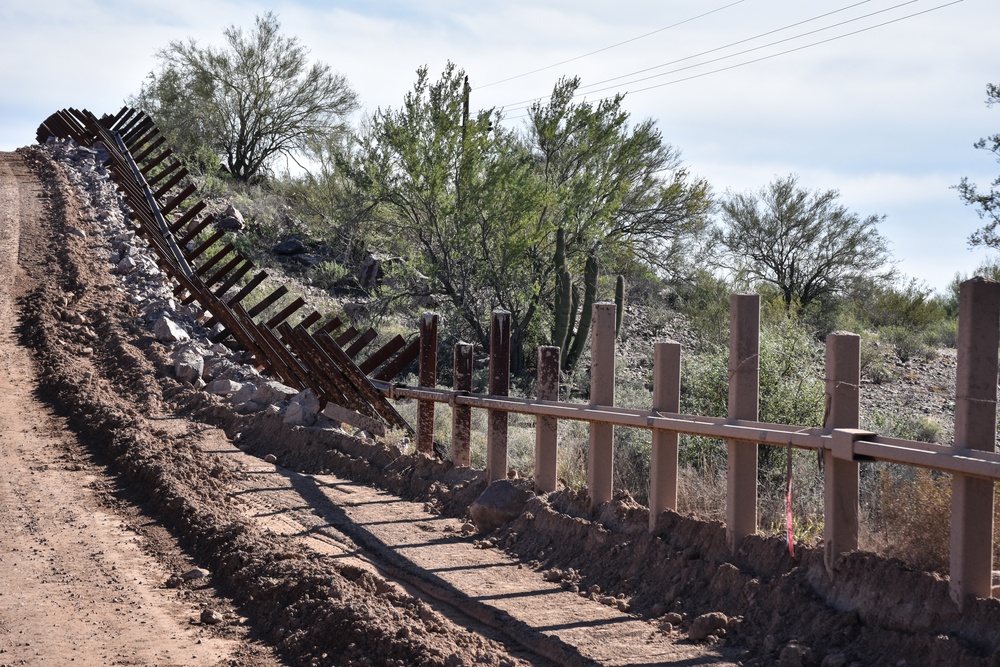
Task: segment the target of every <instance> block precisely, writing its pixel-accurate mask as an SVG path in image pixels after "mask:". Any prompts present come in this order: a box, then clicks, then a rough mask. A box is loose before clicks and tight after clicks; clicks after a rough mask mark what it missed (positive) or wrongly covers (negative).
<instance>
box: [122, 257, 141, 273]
mask: <svg viewBox="0 0 1000 667" xmlns="http://www.w3.org/2000/svg"><path fill="white" fill-rule="evenodd" d="M137 266H139V263H138V262H137V261H136V260H135V258H134V257H133V256H132V255H125V258H124V259H122V261H120V262H118V266H117V271H118V273H121V274H126V273H132V272H133V271H135V268H136V267H137Z"/></svg>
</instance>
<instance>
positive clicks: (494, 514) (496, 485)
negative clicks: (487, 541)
mask: <svg viewBox="0 0 1000 667" xmlns="http://www.w3.org/2000/svg"><path fill="white" fill-rule="evenodd" d="M531 495H532V494H531V492H530V491H528V490H527V489H524V488H521V486H519V485H518V484H516V483H515V482H513V481H512V480H507V479H501V480H498V481H496V482H493V483H492V484H490V485H489V486H488V487H486V490H485V491H483V493H482V495H480V496H479V497H478V498H476V500H475V502H473V503H472V505H470V506H469V515H470V516H472V521H473V522H474V523H475V524H476V528H477V529H478V530H479V532H480V533H492V532H493V531H494V530H496V529H497V528H499V527H500V526H502V525H504V524H505V523H509V522H511V521H513V520H514V519H515V518H517V517H518V516H519V515H520V514H521V512H523V511H524V507H525V505H527V503H528V499H529V498H531Z"/></svg>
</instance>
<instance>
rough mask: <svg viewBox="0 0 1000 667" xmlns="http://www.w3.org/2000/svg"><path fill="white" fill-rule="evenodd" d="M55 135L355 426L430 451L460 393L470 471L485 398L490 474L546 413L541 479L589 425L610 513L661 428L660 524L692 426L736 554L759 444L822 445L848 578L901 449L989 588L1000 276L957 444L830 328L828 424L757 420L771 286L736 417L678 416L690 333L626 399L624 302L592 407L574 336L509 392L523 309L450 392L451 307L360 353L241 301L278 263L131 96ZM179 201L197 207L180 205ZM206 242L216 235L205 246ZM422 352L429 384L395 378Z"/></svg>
mask: <svg viewBox="0 0 1000 667" xmlns="http://www.w3.org/2000/svg"><path fill="white" fill-rule="evenodd" d="M50 136H53V137H62V138H72V139H73V140H75V141H77V142H78V143H80V144H83V145H87V146H93V145H94V144H95V143H97V142H101V143H102V144H103V146H104V148H105V149H106V150H107V152H108V154H109V156H110V157H109V159H108V161H107V163H106V164H107V166H108V167H109V169H110V171H111V174H112V177H113V179H114V181H115V183H116V184H117V186H118V187H119V189H120V190H121V191H122V193H123V194H124V197H125V199H126V202H127V204H128V206H129V208H130V209H131V212H132V217H133V220H134V221H135V223H136V224H137V225H138V227H139V230H140V232H141V233H142V234H143V236H144V237H145V238H146V239H147V240H148V241H149V242H150V245H151V246H152V247H153V249H154V250H155V252H156V253H157V255H158V259H159V263H160V266H161V268H163V269H164V270H165V271H166V272H167V273H168V274H169V275H170V277H171V278H173V279H174V281H175V282H176V292H177V293H178V295H179V296H181V297H182V299H183V300H184V302H185V303H190V302H193V301H197V302H198V303H199V304H200V305H201V306H202V307H203V308H204V309H205V310H206V311H207V312H208V314H209V315H210V316H209V317H207V319H206V320H205V322H204V324H205V325H207V326H209V327H211V326H213V325H216V324H219V325H221V329H220V331H219V333H218V334H217V335H216V339H217V340H222V339H225V338H232V339H234V340H235V342H236V344H237V345H239V346H241V347H242V348H243V349H245V350H247V351H249V352H250V353H251V355H252V356H253V359H254V360H255V363H257V364H258V367H259V368H260V369H261V370H263V371H265V372H268V373H270V374H272V375H273V376H275V377H277V378H279V379H281V380H282V381H283V382H285V383H287V384H289V385H290V386H292V387H295V388H299V389H303V388H306V387H311V388H313V389H314V390H315V391H316V393H317V394H318V395H319V396H320V398H321V399H322V400H324V401H326V402H327V403H328V404H330V405H333V406H336V408H335V409H336V413H337V415H338V418H340V419H341V421H345V422H347V423H351V424H353V425H355V426H359V427H362V428H368V429H370V430H373V431H374V432H377V433H381V432H384V430H385V429H386V428H398V429H402V430H404V431H406V432H408V433H412V434H414V435H415V438H416V445H417V450H418V451H420V452H423V453H426V454H428V455H430V454H432V453H433V444H434V443H433V432H434V405H435V403H447V404H448V405H449V406H450V407H451V416H452V419H451V428H452V457H453V462H454V463H455V464H456V465H466V466H467V465H469V462H470V461H469V459H470V455H469V449H470V439H471V409H472V408H480V409H485V410H486V411H487V413H488V418H487V424H488V426H487V428H488V431H487V444H486V448H487V452H486V461H487V463H486V476H487V478H488V480H489V481H491V482H492V481H495V480H498V479H504V478H506V475H507V427H508V415H509V413H520V414H526V415H534V416H535V417H536V435H535V480H534V483H535V487H536V489H537V490H538V491H539V492H548V491H553V490H555V488H556V451H557V448H558V446H559V444H558V437H557V428H556V426H557V423H558V420H560V419H569V420H576V421H583V422H587V423H588V424H589V427H590V447H589V450H588V462H587V488H588V492H589V498H590V502H591V505H592V506H593V507H595V508H596V507H597V506H599V505H601V504H602V503H605V502H607V501H609V500H611V498H612V492H613V475H612V465H613V459H614V451H613V447H614V445H613V430H614V427H616V426H618V427H629V428H639V429H647V430H650V431H652V454H651V456H652V460H651V466H650V480H649V485H650V493H649V499H650V500H649V504H650V527H651V529H652V526H653V525H654V524H655V521H656V517H657V516H658V515H659V514H660V512H662V511H664V510H667V509H674V510H676V508H677V480H678V434H682V433H683V434H690V435H697V436H705V437H710V438H719V439H723V440H725V441H726V443H727V497H726V526H727V536H728V542H729V546H730V548H731V549H733V550H736V549H738V548H739V544H740V542H741V540H742V539H743V538H744V537H746V536H747V535H750V534H753V533H754V532H755V531H756V529H757V451H758V447H760V446H768V447H795V448H800V449H808V450H813V451H816V452H818V453H819V454H820V455H821V456H822V459H823V462H824V468H823V470H824V535H823V537H824V545H825V546H824V549H825V562H826V566H827V570H828V572H830V574H831V575H832V576H835V564H836V561H837V558H838V556H839V555H840V554H842V553H844V552H848V551H852V550H855V549H857V547H858V513H859V470H860V468H859V466H860V465H861V464H863V463H865V462H872V461H885V462H891V463H898V464H904V465H908V466H916V467H921V468H927V469H932V470H938V471H942V472H948V473H951V474H952V507H951V550H950V588H951V595H952V598H953V599H954V600H955V601H956V602H958V603H959V604H962V602H963V601H964V600H965V598H966V596H968V595H974V596H977V597H983V598H988V597H991V594H992V573H993V571H992V566H993V563H992V548H993V503H994V499H993V498H994V496H993V492H994V484H995V482H996V481H997V480H1000V454H997V453H996V452H995V440H996V431H997V408H996V401H997V372H998V361H997V355H998V346H1000V283H995V282H991V281H986V280H984V279H982V278H974V279H972V280H969V281H966V282H964V283H963V284H962V286H961V292H960V309H959V338H958V366H957V378H956V380H957V381H956V395H955V441H954V442H955V444H954V445H953V446H948V445H938V444H930V443H925V442H917V441H912V440H903V439H898V438H889V437H884V436H880V435H878V434H876V433H873V432H870V431H864V430H861V429H860V428H859V424H860V419H859V418H860V408H859V405H860V383H861V377H860V375H861V374H860V338H859V337H858V336H857V335H854V334H831V335H829V336H828V337H827V339H826V368H825V373H826V414H825V418H824V424H823V426H822V427H806V426H795V425H786V424H771V423H765V422H760V421H757V420H758V396H759V339H760V297H759V296H758V295H752V294H736V295H733V296H732V298H731V303H730V339H729V380H728V391H729V404H728V416H727V417H718V418H717V417H706V416H700V415H686V414H681V413H680V412H679V410H680V360H681V346H680V344H679V343H675V342H671V341H664V342H659V343H657V344H656V345H655V347H654V379H653V387H654V389H653V399H652V405H651V407H650V409H648V410H638V409H626V408H622V407H617V406H615V405H614V395H615V374H614V369H615V305H614V304H613V303H598V304H595V305H594V307H593V313H592V325H591V329H590V331H591V364H592V365H591V369H590V370H591V372H590V394H589V403H586V404H580V403H568V402H561V401H559V400H558V395H559V394H558V387H559V349H558V348H556V347H548V346H543V347H541V348H539V349H538V364H537V374H538V375H537V383H536V387H537V390H536V393H537V396H536V397H535V398H518V397H511V396H509V395H508V393H509V386H510V314H509V313H507V312H505V311H495V312H494V313H493V314H492V317H491V323H490V357H489V358H490V361H489V386H488V392H489V393H488V394H476V393H473V392H472V391H471V390H472V373H473V346H472V345H471V344H468V343H457V344H456V345H455V347H454V374H453V378H454V386H453V388H452V389H441V388H437V386H436V385H437V377H436V372H437V364H438V360H437V355H438V340H437V339H438V323H439V318H438V316H437V315H436V314H434V313H427V314H425V315H424V316H423V317H421V318H420V322H419V331H420V334H419V336H418V337H414V338H413V339H411V340H410V341H409V342H407V341H406V340H405V339H403V338H402V336H397V337H396V338H393V339H392V340H390V341H389V342H388V343H386V344H385V345H384V346H383V347H381V348H380V349H378V350H376V351H374V352H372V353H370V354H368V355H367V356H366V357H365V358H364V359H362V358H361V356H362V351H363V350H364V348H365V347H366V346H367V345H368V344H369V343H371V342H372V340H374V339H375V338H376V337H377V334H376V333H375V332H374V331H371V330H369V331H367V332H365V333H360V332H357V331H356V330H354V329H353V328H348V329H347V330H346V331H344V332H343V333H341V334H339V335H336V336H335V332H336V331H337V330H338V329H339V328H341V327H342V325H343V322H341V321H340V320H339V318H336V317H334V318H330V319H329V320H327V321H326V322H324V323H322V324H321V323H320V320H321V319H322V316H321V315H320V314H319V313H318V312H315V311H313V312H311V313H308V314H306V315H304V316H301V319H299V320H298V322H297V323H296V324H294V325H293V324H291V321H292V317H293V315H296V314H299V315H301V312H300V311H302V309H303V308H305V305H306V304H305V301H304V300H303V299H302V298H301V297H296V298H292V297H290V296H289V298H290V300H288V301H287V302H286V303H285V305H284V306H282V307H280V308H278V310H277V312H276V313H274V314H273V315H270V317H266V316H265V311H267V313H270V312H272V311H274V310H275V308H277V306H276V304H278V303H279V302H280V301H281V300H282V299H283V298H285V297H286V295H287V289H286V288H284V287H281V288H278V289H277V290H275V291H273V292H271V293H269V294H266V295H260V294H257V295H256V296H255V298H254V299H252V300H251V301H254V302H255V305H254V306H252V307H246V308H245V307H244V306H243V301H244V300H246V299H247V298H248V297H249V296H250V295H251V293H253V292H254V291H255V290H258V288H259V286H260V285H261V283H262V282H263V281H264V280H265V279H266V277H267V273H266V272H264V271H261V272H258V273H256V274H254V275H252V276H251V275H250V274H251V272H252V271H253V268H254V266H253V262H251V261H250V260H249V259H247V258H245V257H244V256H242V255H241V254H240V253H239V252H238V251H237V250H235V249H234V247H233V245H232V244H231V243H230V244H226V245H224V246H223V248H222V249H221V250H219V251H217V252H215V253H214V254H212V255H211V256H209V250H210V249H212V248H213V247H215V245H216V244H217V243H219V242H221V241H223V240H224V236H225V234H224V231H223V230H218V229H216V230H214V231H213V230H212V228H211V227H210V226H211V225H212V222H213V220H214V217H213V216H212V215H206V216H204V217H202V218H200V219H199V215H200V214H201V213H202V212H203V211H204V209H205V208H206V207H207V206H206V204H205V203H204V202H202V201H198V202H195V203H193V204H192V203H191V202H190V201H189V198H191V197H192V196H193V195H194V193H195V186H193V185H187V186H182V185H181V184H182V183H183V182H184V179H185V176H186V175H187V172H186V170H185V169H184V168H183V167H182V166H181V165H180V163H179V162H178V161H176V160H174V159H172V154H171V151H170V150H169V149H166V148H163V144H164V138H163V137H162V136H161V135H160V134H159V132H158V131H157V129H156V128H155V126H154V125H153V123H152V120H151V119H149V117H148V116H146V115H145V114H143V113H141V112H138V111H135V110H133V109H129V108H127V107H126V108H124V109H122V110H121V111H120V112H119V113H118V114H116V115H115V116H105V117H103V118H101V119H100V120H98V119H97V118H96V117H95V116H93V114H91V113H89V112H87V111H76V110H64V111H60V112H57V113H55V114H53V115H52V116H50V117H49V118H48V119H47V120H46V121H45V122H44V123H42V125H41V126H40V127H39V130H38V135H37V138H38V140H39V141H40V142H44V141H46V140H47V139H48V137H50ZM185 202H187V203H186V205H185V206H182V204H185ZM181 209H183V210H184V211H185V212H184V213H178V211H179V210H181ZM206 234H207V237H206ZM196 240H201V242H200V243H197V244H196ZM240 285H242V287H239V286H240ZM238 287H239V288H238ZM237 288H238V291H236V292H235V293H233V292H232V290H234V289H237ZM269 309H270V310H269ZM255 318H257V319H255ZM345 346H346V347H345ZM417 359H419V375H418V378H419V379H418V386H405V385H400V384H394V383H392V382H391V380H392V379H393V378H394V377H395V376H397V375H398V374H399V373H400V372H401V371H403V370H405V369H406V368H407V367H408V366H409V365H410V364H412V362H413V361H414V360H417ZM401 398H408V399H416V400H417V420H416V421H417V424H416V428H415V429H413V428H412V427H411V426H410V425H409V424H408V423H407V422H406V421H405V420H404V419H403V418H402V417H401V416H400V415H399V413H398V412H396V410H395V408H394V407H393V406H392V404H391V402H390V401H391V400H393V399H401Z"/></svg>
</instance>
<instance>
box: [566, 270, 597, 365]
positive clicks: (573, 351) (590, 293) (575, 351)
mask: <svg viewBox="0 0 1000 667" xmlns="http://www.w3.org/2000/svg"><path fill="white" fill-rule="evenodd" d="M599 270H600V269H599V267H598V264H597V255H595V254H594V253H591V254H590V255H588V256H587V265H586V267H585V268H584V272H583V306H582V308H581V309H580V324H579V325H578V326H577V330H576V332H575V333H573V332H572V331H570V332H569V334H567V337H566V344H565V345H564V349H565V350H566V353H565V355H564V356H563V359H564V362H563V370H566V371H569V370H572V369H573V367H574V366H575V365H576V361H577V359H579V358H580V354H581V353H582V352H583V346H584V345H585V344H586V343H587V334H588V333H590V320H591V317H590V314H591V312H592V311H593V309H594V302H595V301H596V300H597V278H598V274H599ZM574 311H575V309H574ZM574 314H575V313H574ZM570 336H572V340H570Z"/></svg>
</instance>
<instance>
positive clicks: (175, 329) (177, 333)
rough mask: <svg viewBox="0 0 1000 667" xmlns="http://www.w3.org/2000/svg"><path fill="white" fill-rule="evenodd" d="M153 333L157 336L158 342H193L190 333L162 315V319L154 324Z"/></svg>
mask: <svg viewBox="0 0 1000 667" xmlns="http://www.w3.org/2000/svg"><path fill="white" fill-rule="evenodd" d="M153 333H154V334H156V340H158V341H160V342H161V343H176V342H184V341H187V340H191V336H189V335H188V332H187V331H185V330H184V328H183V327H181V325H179V324H177V323H176V322H174V321H173V320H172V319H170V318H169V317H167V316H166V315H161V316H160V319H158V320H156V322H155V323H153Z"/></svg>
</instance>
